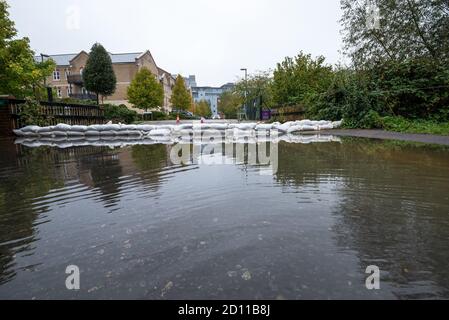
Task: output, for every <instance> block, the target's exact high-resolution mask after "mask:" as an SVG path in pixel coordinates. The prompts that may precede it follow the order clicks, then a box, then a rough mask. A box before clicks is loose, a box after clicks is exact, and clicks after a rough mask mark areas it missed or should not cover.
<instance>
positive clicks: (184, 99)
mask: <svg viewBox="0 0 449 320" xmlns="http://www.w3.org/2000/svg"><path fill="white" fill-rule="evenodd" d="M170 102H171V103H172V105H173V107H174V108H176V109H178V110H189V108H190V107H191V105H192V97H191V96H190V92H189V90H187V87H186V84H185V82H184V78H183V77H182V76H181V75H178V77H177V78H176V81H175V85H174V87H173V92H172V95H171V98H170Z"/></svg>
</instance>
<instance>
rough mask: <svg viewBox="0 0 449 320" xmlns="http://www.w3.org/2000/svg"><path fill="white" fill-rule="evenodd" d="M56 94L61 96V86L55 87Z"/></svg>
mask: <svg viewBox="0 0 449 320" xmlns="http://www.w3.org/2000/svg"><path fill="white" fill-rule="evenodd" d="M56 94H57V95H58V98H61V97H62V92H61V88H56Z"/></svg>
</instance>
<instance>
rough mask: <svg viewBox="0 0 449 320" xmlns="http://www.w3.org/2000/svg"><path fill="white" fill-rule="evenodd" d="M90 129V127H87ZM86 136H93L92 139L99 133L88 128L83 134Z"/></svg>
mask: <svg viewBox="0 0 449 320" xmlns="http://www.w3.org/2000/svg"><path fill="white" fill-rule="evenodd" d="M89 127H90V126H89ZM84 134H85V135H86V136H88V137H89V136H94V137H96V136H99V135H100V131H97V130H91V129H90V128H89V130H87V131H86V132H85V133H84Z"/></svg>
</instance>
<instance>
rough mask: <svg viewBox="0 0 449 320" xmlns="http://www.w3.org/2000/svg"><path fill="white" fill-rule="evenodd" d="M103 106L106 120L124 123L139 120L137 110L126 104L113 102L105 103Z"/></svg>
mask: <svg viewBox="0 0 449 320" xmlns="http://www.w3.org/2000/svg"><path fill="white" fill-rule="evenodd" d="M103 108H104V116H105V118H106V120H110V121H113V122H122V123H133V122H134V121H136V120H138V114H137V112H136V111H134V110H130V109H128V107H126V106H125V105H124V104H121V105H118V106H117V105H113V104H105V105H103Z"/></svg>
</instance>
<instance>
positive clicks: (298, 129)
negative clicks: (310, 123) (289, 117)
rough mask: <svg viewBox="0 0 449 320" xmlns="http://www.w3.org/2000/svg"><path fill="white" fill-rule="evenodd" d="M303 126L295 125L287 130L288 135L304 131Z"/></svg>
mask: <svg viewBox="0 0 449 320" xmlns="http://www.w3.org/2000/svg"><path fill="white" fill-rule="evenodd" d="M302 127H303V126H302V125H293V126H291V127H290V128H288V129H287V133H293V132H297V131H302Z"/></svg>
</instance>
